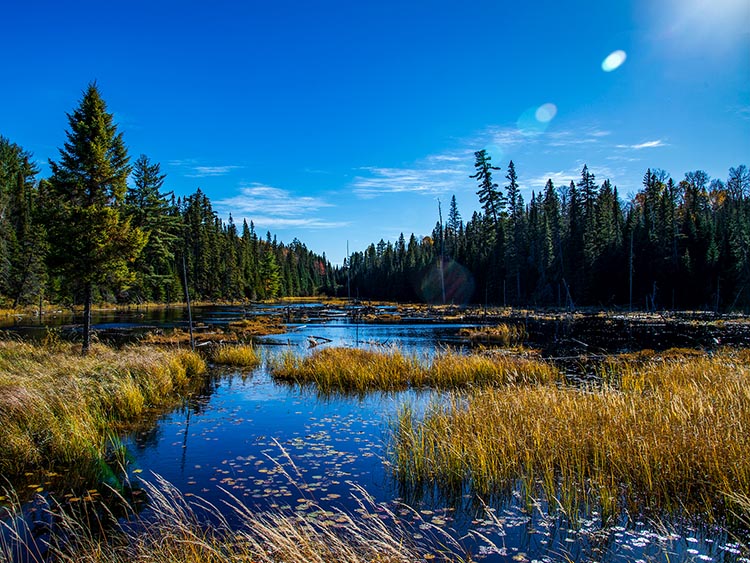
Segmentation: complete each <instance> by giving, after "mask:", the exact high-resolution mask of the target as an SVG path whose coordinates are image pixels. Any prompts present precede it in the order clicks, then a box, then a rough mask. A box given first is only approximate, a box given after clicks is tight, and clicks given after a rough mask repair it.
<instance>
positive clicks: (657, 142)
mask: <svg viewBox="0 0 750 563" xmlns="http://www.w3.org/2000/svg"><path fill="white" fill-rule="evenodd" d="M666 146H667V143H665V142H664V141H662V140H661V139H656V140H655V141H646V142H644V143H638V144H637V145H617V148H618V149H633V150H636V151H639V150H641V149H654V148H656V147H666Z"/></svg>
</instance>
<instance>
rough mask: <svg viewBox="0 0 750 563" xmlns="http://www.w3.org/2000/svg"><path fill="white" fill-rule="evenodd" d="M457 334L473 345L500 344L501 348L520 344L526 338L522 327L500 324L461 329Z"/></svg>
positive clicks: (526, 335)
mask: <svg viewBox="0 0 750 563" xmlns="http://www.w3.org/2000/svg"><path fill="white" fill-rule="evenodd" d="M458 334H459V336H463V337H464V338H468V339H469V340H470V341H471V342H473V343H484V344H500V345H502V346H513V345H515V344H520V343H521V342H523V341H524V340H525V339H526V338H527V337H528V334H527V333H526V329H525V328H524V327H523V326H521V325H517V324H508V323H500V324H498V325H495V326H480V327H475V328H462V329H461V330H460V331H459V332H458Z"/></svg>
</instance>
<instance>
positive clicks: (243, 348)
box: [211, 344, 260, 368]
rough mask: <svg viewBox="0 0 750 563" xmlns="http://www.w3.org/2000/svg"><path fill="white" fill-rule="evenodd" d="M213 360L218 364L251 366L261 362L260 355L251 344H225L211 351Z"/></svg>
mask: <svg viewBox="0 0 750 563" xmlns="http://www.w3.org/2000/svg"><path fill="white" fill-rule="evenodd" d="M211 360H212V361H213V362H214V363H216V364H221V365H226V366H237V367H246V368H250V367H255V366H257V365H259V364H260V355H259V354H258V352H257V351H256V350H255V348H254V347H253V346H251V345H249V344H243V345H236V346H232V345H224V346H219V347H217V348H216V349H214V350H213V351H212V352H211Z"/></svg>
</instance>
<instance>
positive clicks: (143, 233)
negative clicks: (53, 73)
mask: <svg viewBox="0 0 750 563" xmlns="http://www.w3.org/2000/svg"><path fill="white" fill-rule="evenodd" d="M68 124H69V128H68V130H67V131H66V141H65V143H64V144H63V146H62V147H61V148H60V150H59V158H58V159H57V160H50V161H49V164H50V169H51V175H50V176H49V177H47V178H39V168H38V167H37V165H36V164H35V163H34V161H33V157H32V155H31V154H30V153H29V152H27V151H25V150H24V149H23V148H22V147H20V146H18V145H17V144H15V143H13V142H11V141H10V140H9V139H6V138H4V137H2V136H0V307H6V308H16V307H19V306H24V305H29V304H36V303H37V302H39V301H40V300H42V299H43V300H45V301H48V302H52V303H58V304H70V305H73V304H83V305H84V324H85V323H86V321H87V319H88V318H89V317H90V308H91V304H92V303H94V302H97V301H106V302H128V303H133V302H135V303H138V302H174V301H182V300H184V298H185V295H186V294H185V283H186V282H187V289H188V291H189V293H190V297H191V298H192V299H196V300H210V301H219V300H232V301H242V300H252V299H269V298H275V297H282V296H310V295H317V294H320V293H333V292H334V287H333V286H334V269H333V268H332V267H331V265H330V263H329V262H328V260H327V259H326V257H325V255H323V256H319V255H317V254H315V253H313V252H311V251H310V250H308V249H307V247H306V246H305V245H304V244H302V243H301V242H300V241H298V240H297V239H295V240H293V241H292V242H291V243H290V244H284V243H282V242H278V241H277V240H276V237H272V236H271V233H270V232H269V233H266V235H265V237H263V236H259V235H258V233H256V231H255V227H254V225H253V224H252V222H251V223H250V224H249V225H248V223H247V222H246V221H243V223H242V225H240V226H238V225H236V224H235V223H234V221H233V219H232V217H231V216H230V217H229V220H228V221H226V222H225V221H222V220H221V219H220V218H219V217H218V215H217V214H216V212H215V211H214V210H213V208H212V206H211V202H210V201H209V199H208V197H207V196H206V194H205V193H203V192H202V191H201V190H200V189H198V190H197V191H196V192H195V193H194V194H192V195H189V196H186V197H183V198H180V197H178V198H175V196H174V194H173V193H172V192H169V191H166V190H165V180H166V176H165V175H164V174H163V173H162V171H161V167H160V165H159V163H157V162H152V161H151V159H149V157H147V156H145V155H141V156H140V157H138V158H137V159H136V160H135V162H133V163H132V164H131V161H130V156H129V154H128V150H127V147H126V145H125V142H124V139H123V136H122V133H119V132H118V131H117V125H116V124H115V123H114V121H113V117H112V114H111V113H109V112H108V111H107V107H106V103H105V102H104V100H103V99H102V97H101V94H100V92H99V89H98V87H97V86H96V84H90V85H89V86H88V88H87V89H86V90H85V91H84V93H83V96H82V99H81V101H80V104H79V105H78V106H77V107H76V108H75V109H74V110H73V112H71V113H70V114H68ZM87 331H88V327H87V326H85V330H84V332H85V333H87Z"/></svg>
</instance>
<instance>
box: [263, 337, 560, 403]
mask: <svg viewBox="0 0 750 563" xmlns="http://www.w3.org/2000/svg"><path fill="white" fill-rule="evenodd" d="M271 374H272V375H273V377H274V378H275V379H276V380H278V381H285V382H291V383H297V384H300V385H314V386H315V387H317V389H318V390H319V391H321V392H323V393H330V392H344V393H347V392H351V393H366V392H368V391H396V390H402V389H406V388H409V387H414V388H421V387H431V388H439V389H452V388H456V387H469V386H487V385H508V384H521V383H532V382H533V383H536V382H553V381H557V380H559V379H560V373H559V371H558V370H557V369H556V368H555V367H554V366H552V365H551V364H549V363H547V362H544V361H543V360H541V359H538V358H529V357H523V356H520V355H510V354H495V353H487V354H473V355H464V354H460V353H458V352H454V351H451V350H443V351H440V352H438V353H437V354H435V356H433V357H432V358H431V359H427V358H419V357H417V356H414V355H408V354H404V353H403V352H402V351H401V350H399V349H398V348H386V349H369V348H338V347H332V348H322V349H319V350H315V351H313V352H312V354H310V355H309V356H306V357H302V356H299V355H297V354H294V353H292V352H287V353H285V354H282V355H281V356H280V357H278V358H276V359H275V360H273V361H272V362H271Z"/></svg>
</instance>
